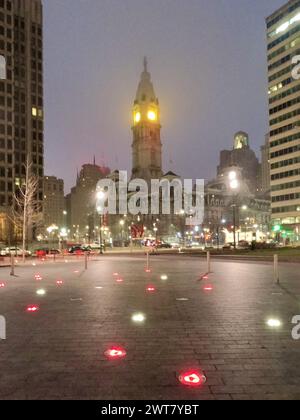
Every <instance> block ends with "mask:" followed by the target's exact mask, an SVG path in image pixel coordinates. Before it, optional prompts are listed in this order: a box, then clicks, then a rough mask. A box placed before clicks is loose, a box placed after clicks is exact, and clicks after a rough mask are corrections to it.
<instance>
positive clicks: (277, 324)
mask: <svg viewBox="0 0 300 420" xmlns="http://www.w3.org/2000/svg"><path fill="white" fill-rule="evenodd" d="M267 325H268V327H270V328H280V327H281V325H282V323H281V321H280V320H279V319H273V318H271V319H268V321H267Z"/></svg>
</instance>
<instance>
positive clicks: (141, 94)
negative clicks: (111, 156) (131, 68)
mask: <svg viewBox="0 0 300 420" xmlns="http://www.w3.org/2000/svg"><path fill="white" fill-rule="evenodd" d="M132 131H133V143H132V155H133V162H132V178H142V179H145V180H146V181H150V180H151V179H159V178H161V177H162V175H163V173H162V144H161V138H160V131H161V125H160V112H159V101H158V99H157V97H156V95H155V92H154V88H153V84H152V82H151V75H150V73H149V72H148V68H147V59H146V58H145V59H144V71H143V73H142V75H141V81H140V83H139V86H138V90H137V94H136V98H135V101H134V105H133V127H132Z"/></svg>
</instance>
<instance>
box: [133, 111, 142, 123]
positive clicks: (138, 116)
mask: <svg viewBox="0 0 300 420" xmlns="http://www.w3.org/2000/svg"><path fill="white" fill-rule="evenodd" d="M140 121H141V113H140V112H136V113H135V115H134V122H135V123H136V124H137V123H139V122H140Z"/></svg>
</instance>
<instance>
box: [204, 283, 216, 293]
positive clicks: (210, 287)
mask: <svg viewBox="0 0 300 420" xmlns="http://www.w3.org/2000/svg"><path fill="white" fill-rule="evenodd" d="M203 290H204V292H212V291H213V290H214V288H213V286H212V285H211V284H207V285H206V286H204V287H203Z"/></svg>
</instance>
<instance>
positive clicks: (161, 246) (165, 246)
mask: <svg viewBox="0 0 300 420" xmlns="http://www.w3.org/2000/svg"><path fill="white" fill-rule="evenodd" d="M156 248H157V249H172V245H170V244H168V243H167V242H158V243H157V244H156Z"/></svg>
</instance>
